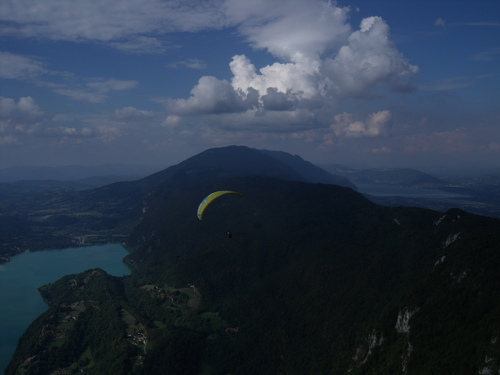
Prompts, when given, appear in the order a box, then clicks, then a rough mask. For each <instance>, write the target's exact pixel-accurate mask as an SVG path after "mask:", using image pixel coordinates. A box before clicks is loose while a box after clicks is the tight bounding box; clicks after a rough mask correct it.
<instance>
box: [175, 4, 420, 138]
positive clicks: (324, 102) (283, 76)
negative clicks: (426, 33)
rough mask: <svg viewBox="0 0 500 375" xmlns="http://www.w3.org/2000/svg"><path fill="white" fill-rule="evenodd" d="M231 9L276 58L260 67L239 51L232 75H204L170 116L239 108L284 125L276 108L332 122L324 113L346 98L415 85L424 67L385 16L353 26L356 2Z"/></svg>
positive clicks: (369, 133)
mask: <svg viewBox="0 0 500 375" xmlns="http://www.w3.org/2000/svg"><path fill="white" fill-rule="evenodd" d="M225 12H226V15H227V17H228V18H229V19H230V20H231V22H232V23H234V24H236V25H237V27H238V30H239V32H240V33H241V35H242V36H243V37H244V38H246V40H247V41H248V42H249V43H250V44H251V45H252V46H253V47H254V48H257V49H264V50H266V51H267V52H269V53H270V54H271V55H272V56H274V57H275V58H276V62H274V63H272V64H270V65H267V66H264V67H262V68H260V69H257V67H256V66H255V65H254V64H252V62H251V60H250V59H249V58H248V57H247V56H245V55H235V56H234V57H233V59H232V61H231V62H230V63H229V67H230V70H231V73H232V78H231V80H230V81H228V80H220V79H217V78H216V77H212V76H204V77H201V78H200V80H199V82H198V84H197V85H196V86H195V87H194V88H193V89H192V90H191V95H190V97H189V98H187V99H172V100H170V101H169V103H168V110H169V112H170V114H171V115H173V116H181V117H182V116H184V117H185V116H187V115H207V114H218V115H219V121H220V120H221V119H222V116H220V115H221V114H228V115H229V114H233V115H232V116H231V119H232V120H234V114H240V120H241V121H242V122H247V123H248V121H249V118H251V117H253V118H254V120H255V121H256V122H262V118H263V117H264V118H265V117H268V118H269V120H270V121H269V123H271V122H272V124H273V126H276V127H278V126H279V124H277V123H276V116H271V115H270V113H271V112H295V113H297V114H299V113H300V115H301V116H302V117H303V115H304V111H306V112H309V113H310V116H309V118H310V121H311V122H312V123H314V124H315V126H323V127H325V128H327V127H328V124H327V122H325V118H321V119H320V117H321V116H324V115H325V113H326V114H330V115H331V116H333V113H334V110H335V108H336V106H338V104H339V103H340V102H341V101H343V100H346V99H349V98H369V97H373V96H375V95H380V94H381V93H382V92H383V91H384V90H390V91H395V92H407V91H411V90H412V88H413V86H412V79H413V78H414V76H415V74H416V73H417V72H418V67H416V66H414V65H411V64H410V63H409V62H408V61H407V60H406V59H405V58H404V57H403V56H402V54H401V53H400V52H399V51H398V49H397V47H396V45H395V44H394V43H393V42H391V39H390V33H389V31H390V30H389V26H388V25H387V23H386V22H385V21H384V20H383V19H382V18H380V17H369V18H365V19H363V20H362V22H361V24H360V26H359V29H358V30H352V28H351V26H350V25H349V23H348V15H349V9H348V8H341V7H338V6H337V5H336V4H333V3H331V2H325V1H322V0H315V1H308V2H305V1H299V0H293V1H286V2H285V1H278V2H277V3H275V2H273V3H272V4H270V3H269V2H265V1H254V2H245V3H243V2H241V1H239V0H229V1H227V2H226V3H225ZM381 113H388V112H381ZM243 114H244V116H243ZM306 117H307V116H306ZM177 118H178V117H177ZM281 119H282V124H281V126H282V127H287V126H290V127H294V126H297V124H293V123H290V122H289V119H290V116H282V117H281ZM222 120H223V119H222ZM271 120H272V121H271ZM321 121H322V122H323V125H320V124H319V122H321ZM329 121H331V120H329ZM369 122H370V121H369ZM372 122H373V120H372ZM303 125H304V124H302V126H303ZM334 133H335V134H336V135H337V136H345V137H354V136H356V137H362V136H366V137H373V136H378V135H381V134H382V133H384V132H381V131H380V132H376V131H374V127H373V126H369V127H368V128H366V129H362V130H360V131H355V130H353V131H338V132H334ZM330 134H331V133H330Z"/></svg>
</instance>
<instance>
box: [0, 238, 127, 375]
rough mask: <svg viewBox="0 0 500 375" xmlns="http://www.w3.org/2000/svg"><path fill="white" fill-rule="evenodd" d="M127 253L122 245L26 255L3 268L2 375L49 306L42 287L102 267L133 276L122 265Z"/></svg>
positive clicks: (0, 314) (0, 272) (0, 309)
mask: <svg viewBox="0 0 500 375" xmlns="http://www.w3.org/2000/svg"><path fill="white" fill-rule="evenodd" d="M127 254H128V251H127V250H126V249H125V248H124V247H123V246H121V245H119V244H107V245H102V246H89V247H80V248H67V249H62V250H44V251H37V252H33V253H23V254H20V255H17V256H15V257H14V258H12V260H11V261H10V262H8V263H4V264H1V265H0V373H2V374H3V371H4V369H5V368H6V367H7V365H8V364H9V362H10V359H11V357H12V355H13V354H14V350H15V349H16V345H17V340H18V339H19V337H20V336H21V335H22V333H23V332H24V331H25V330H26V328H28V326H29V325H30V323H31V322H32V321H33V320H35V318H36V317H38V316H39V315H40V314H41V313H43V312H44V311H46V310H47V308H48V306H47V305H46V304H45V302H44V301H43V299H42V297H41V296H40V294H39V293H38V288H39V287H40V286H42V285H45V284H48V283H52V282H54V281H56V280H58V279H60V278H61V277H62V276H64V275H69V274H73V273H79V272H83V271H85V270H88V269H91V268H102V269H103V270H105V271H106V272H107V273H109V274H110V275H114V276H123V275H128V274H130V269H129V268H128V267H127V266H126V265H125V263H123V258H124V257H125V256H126V255H127Z"/></svg>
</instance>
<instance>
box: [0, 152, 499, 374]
mask: <svg viewBox="0 0 500 375" xmlns="http://www.w3.org/2000/svg"><path fill="white" fill-rule="evenodd" d="M330 181H331V182H330ZM333 181H339V180H338V179H337V178H336V177H331V174H329V173H327V172H325V171H323V170H321V169H319V168H317V167H315V166H312V165H311V164H309V163H307V162H305V161H303V160H302V159H301V158H298V157H294V156H292V155H288V154H283V153H276V152H273V151H259V150H255V149H250V148H246V147H236V146H232V147H225V148H218V149H210V150H207V151H205V152H203V153H200V154H198V155H195V156H193V157H192V158H189V159H187V160H185V161H183V162H182V163H179V164H177V165H175V166H172V167H169V168H167V169H165V170H163V171H160V172H157V173H155V174H152V175H150V176H147V177H145V178H143V179H140V180H136V181H129V182H117V183H114V184H111V185H107V186H104V187H101V188H97V189H91V190H85V191H77V192H59V193H57V194H53V195H51V196H50V197H48V196H47V195H46V196H44V199H43V200H37V199H35V197H33V198H31V200H30V202H29V204H28V203H23V204H19V203H16V202H14V203H10V205H7V203H5V202H4V203H3V207H2V212H14V210H15V212H16V214H13V213H12V214H10V215H11V216H10V217H9V218H10V221H6V222H9V223H10V222H12V220H18V222H19V223H23V225H24V226H23V225H21V226H19V227H14V226H13V227H12V230H10V231H9V232H8V233H6V234H4V238H2V240H3V242H5V241H6V240H8V239H9V238H10V241H11V244H14V243H15V241H20V239H22V240H23V241H25V243H24V244H25V245H26V243H28V242H30V241H31V242H30V243H31V245H30V246H35V244H36V243H37V241H40V239H41V238H42V237H36V236H35V234H36V233H39V234H40V233H43V234H44V236H46V237H43V238H44V239H45V240H48V239H52V240H53V241H54V242H53V243H56V244H58V245H59V244H63V243H65V242H68V243H70V242H72V241H80V243H81V244H85V243H92V242H95V241H120V242H123V243H125V244H126V246H128V247H129V248H130V249H132V250H133V251H132V252H131V254H130V255H129V256H128V257H127V262H128V264H129V265H130V266H131V267H132V269H133V272H132V274H131V275H130V276H125V277H121V278H117V277H112V276H109V275H107V274H106V273H105V272H104V271H102V270H98V269H96V270H89V271H87V272H84V273H81V274H78V275H68V276H67V277H64V278H62V279H60V280H58V281H57V282H55V283H54V284H51V285H47V286H43V287H42V288H40V292H41V294H42V296H43V297H44V299H45V300H46V301H47V302H48V303H49V304H50V308H49V309H48V311H47V312H46V313H44V314H42V315H41V316H40V317H39V318H38V319H37V320H36V321H35V322H33V324H32V325H31V326H30V328H29V329H28V330H27V331H26V333H25V334H24V335H23V337H22V338H21V340H20V342H19V345H18V348H17V351H16V354H15V355H14V358H13V360H12V362H11V363H10V365H9V367H8V369H7V371H6V374H16V373H25V374H49V373H55V372H56V371H59V372H64V373H80V372H84V373H89V374H104V373H113V374H153V375H154V374H170V373H171V374H347V373H349V374H478V373H483V374H486V373H490V374H494V373H498V372H499V370H500V320H499V319H498V316H500V298H499V297H500V296H499V294H498V292H499V291H500V278H498V274H500V272H499V271H500V257H499V256H498V255H499V244H500V220H498V219H494V218H488V217H483V216H477V215H473V214H470V213H467V212H464V211H462V210H459V209H451V210H448V211H446V212H439V211H435V210H429V209H423V208H415V207H389V206H382V205H378V204H376V203H374V202H372V201H371V200H369V199H367V198H366V197H364V196H363V195H361V194H360V193H358V192H356V191H355V190H354V189H353V188H352V187H349V186H340V185H339V184H337V183H336V182H333ZM342 181H345V180H342ZM349 184H350V183H348V184H347V185H349ZM217 190H233V191H237V192H239V193H241V194H242V195H243V198H242V199H239V198H237V197H234V196H225V197H221V198H219V200H217V201H215V202H214V203H213V204H212V205H211V206H209V208H208V209H207V212H206V214H205V217H204V219H203V220H201V221H200V220H198V218H197V216H196V209H197V207H198V205H199V203H200V202H201V200H202V199H203V198H204V197H205V196H206V195H207V194H209V193H210V192H213V191H217ZM16 204H17V206H16ZM9 210H10V211H9ZM28 218H29V220H28ZM25 219H26V220H25ZM16 228H18V229H16ZM19 228H21V229H22V228H24V229H25V230H21V229H19ZM16 230H17V232H16ZM227 232H231V234H232V238H228V237H227V236H226V233H227ZM9 236H10V237H9ZM84 239H85V241H84V242H82V241H83V240H84ZM26 241H27V242H26ZM17 246H18V247H19V248H22V246H23V245H22V244H21V243H20V242H19V243H17Z"/></svg>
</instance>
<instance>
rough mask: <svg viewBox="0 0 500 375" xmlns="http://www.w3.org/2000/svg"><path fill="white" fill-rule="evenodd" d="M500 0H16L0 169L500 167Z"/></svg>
mask: <svg viewBox="0 0 500 375" xmlns="http://www.w3.org/2000/svg"><path fill="white" fill-rule="evenodd" d="M499 31H500V2H499V1H494V0H481V1H479V2H477V1H474V2H473V1H472V0H467V1H463V2H460V3H457V2H453V1H439V2H421V1H416V0H410V1H406V2H398V1H390V0H380V1H376V2H375V1H369V0H359V1H356V0H350V1H337V2H336V1H325V0H277V1H273V2H266V1H261V0H258V1H252V2H248V1H246V2H245V1H243V0H211V1H201V0H189V1H186V0H184V1H179V0H166V1H165V0H145V1H140V2H139V1H136V0H125V1H121V2H113V1H108V0H106V1H102V0H89V1H85V2H77V3H71V4H70V3H69V2H66V1H61V0H45V1H44V2H41V3H40V2H37V1H35V0H21V1H19V0H5V1H2V2H1V3H0V40H1V42H2V45H1V47H0V168H4V167H10V166H23V165H25V166H28V165H29V166H32V165H47V166H62V165H72V164H81V165H101V164H106V163H131V164H148V165H165V166H169V165H173V164H176V163H178V162H180V161H182V160H184V159H186V158H188V157H190V156H193V155H194V154H197V153H199V152H202V151H204V150H206V149H208V148H212V147H222V146H226V145H232V144H240V145H241V144H243V145H246V146H249V147H253V148H259V149H263V148H265V149H271V150H280V151H286V152H289V153H292V154H298V155H300V156H301V157H302V158H304V159H306V160H309V161H311V162H314V163H323V164H325V163H336V164H346V165H353V166H374V167H378V166H388V167H416V168H429V167H450V168H459V167H470V168H472V167H484V168H492V167H495V168H500V108H499V106H498V103H500V91H499V90H498V87H499V83H500V64H499V60H500V32H499Z"/></svg>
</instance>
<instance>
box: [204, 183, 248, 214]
mask: <svg viewBox="0 0 500 375" xmlns="http://www.w3.org/2000/svg"><path fill="white" fill-rule="evenodd" d="M225 194H233V195H236V196H238V197H240V198H243V195H241V194H240V193H237V192H235V191H230V190H220V191H215V192H213V193H211V194H209V195H208V196H207V197H206V198H205V199H203V200H202V201H201V203H200V205H199V206H198V219H200V220H202V219H203V213H204V212H205V210H206V208H207V207H208V206H209V205H210V204H211V203H212V202H213V201H214V200H216V199H217V198H219V197H220V196H222V195H225Z"/></svg>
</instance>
